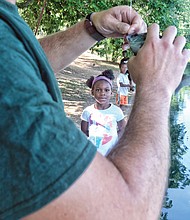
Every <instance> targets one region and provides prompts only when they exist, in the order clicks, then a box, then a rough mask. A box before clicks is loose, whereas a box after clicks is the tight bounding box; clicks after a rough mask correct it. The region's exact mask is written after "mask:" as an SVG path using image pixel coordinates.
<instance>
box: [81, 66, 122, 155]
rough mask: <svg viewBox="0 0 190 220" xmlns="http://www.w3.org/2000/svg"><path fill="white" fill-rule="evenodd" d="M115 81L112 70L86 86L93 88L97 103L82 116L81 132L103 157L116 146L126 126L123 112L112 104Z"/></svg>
mask: <svg viewBox="0 0 190 220" xmlns="http://www.w3.org/2000/svg"><path fill="white" fill-rule="evenodd" d="M113 79H114V75H113V72H112V70H105V71H104V72H102V74H100V75H98V76H97V77H93V76H91V77H90V78H89V79H88V80H87V82H86V84H87V86H88V87H89V88H91V94H92V96H93V97H94V99H95V103H94V104H93V105H91V106H88V107H87V108H85V109H84V111H83V113H82V115H81V119H82V121H81V130H82V131H83V132H84V133H85V134H86V135H87V136H88V137H89V140H91V141H92V142H93V143H94V145H95V146H96V147H97V148H98V151H99V152H100V153H101V154H102V155H103V156H106V155H107V154H108V153H109V152H110V150H111V149H112V147H113V146H114V145H115V144H116V142H117V141H118V137H120V135H121V133H122V130H123V128H124V125H125V120H124V115H123V112H122V110H121V109H120V108H119V107H117V106H116V105H113V104H112V103H110V98H111V95H112V87H113V86H112V80H113Z"/></svg>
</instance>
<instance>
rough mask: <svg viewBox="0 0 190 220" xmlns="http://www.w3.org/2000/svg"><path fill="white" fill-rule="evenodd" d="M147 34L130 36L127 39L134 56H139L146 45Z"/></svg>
mask: <svg viewBox="0 0 190 220" xmlns="http://www.w3.org/2000/svg"><path fill="white" fill-rule="evenodd" d="M146 35H147V33H142V34H130V35H127V36H126V39H127V41H128V43H129V46H130V48H131V50H132V51H133V53H134V55H136V54H137V52H138V51H139V49H140V48H141V47H142V45H143V44H144V41H145V39H146Z"/></svg>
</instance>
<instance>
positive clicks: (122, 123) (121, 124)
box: [117, 119, 126, 138]
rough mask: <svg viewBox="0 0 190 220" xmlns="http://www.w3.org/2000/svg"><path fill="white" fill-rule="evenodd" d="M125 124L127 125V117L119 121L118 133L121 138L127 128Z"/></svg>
mask: <svg viewBox="0 0 190 220" xmlns="http://www.w3.org/2000/svg"><path fill="white" fill-rule="evenodd" d="M125 125H126V121H125V119H122V120H121V121H118V122H117V127H118V129H117V134H118V138H120V137H121V136H122V134H123V131H124V128H125Z"/></svg>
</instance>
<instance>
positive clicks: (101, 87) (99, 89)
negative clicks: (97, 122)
mask: <svg viewBox="0 0 190 220" xmlns="http://www.w3.org/2000/svg"><path fill="white" fill-rule="evenodd" d="M92 95H93V96H94V98H95V100H96V102H97V104H100V105H109V101H110V98H111V95H112V88H111V85H110V84H109V83H108V82H107V81H106V80H98V81H97V82H96V83H95V84H94V86H93V90H92Z"/></svg>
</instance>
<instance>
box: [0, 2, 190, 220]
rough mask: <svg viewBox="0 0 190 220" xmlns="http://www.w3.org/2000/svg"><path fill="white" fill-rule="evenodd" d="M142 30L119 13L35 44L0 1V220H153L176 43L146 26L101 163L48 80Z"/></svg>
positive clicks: (164, 166)
mask: <svg viewBox="0 0 190 220" xmlns="http://www.w3.org/2000/svg"><path fill="white" fill-rule="evenodd" d="M146 31H147V30H146V24H145V23H144V21H143V20H142V19H141V17H140V16H139V15H138V14H137V12H135V11H134V10H133V9H131V8H130V7H128V6H118V7H114V8H111V9H109V10H105V11H102V12H96V13H92V14H91V15H89V16H87V18H86V19H85V20H83V21H81V22H79V23H77V24H76V25H74V26H72V27H71V28H69V29H68V30H66V31H61V32H58V33H56V34H53V35H51V36H47V37H45V38H43V39H40V40H39V42H40V44H41V46H42V47H41V46H40V44H39V42H38V41H37V40H36V38H35V36H34V35H33V33H32V31H31V30H30V28H29V27H28V26H27V25H26V23H25V22H24V21H23V20H22V19H21V18H20V16H19V14H18V10H17V7H16V6H15V0H7V1H5V0H0V42H1V44H0V54H1V58H0V74H1V80H0V112H1V114H0V117H1V118H0V131H1V135H0V143H1V146H0V155H1V160H0V201H1V203H0V219H2V220H5V219H6V220H11V219H13V220H15V219H19V218H23V219H35V220H38V219H40V220H41V219H43V220H48V219H51V220H52V219H53V220H59V219H61V220H62V219H64V220H65V219H69V220H71V219H77V220H80V219H83V220H84V219H86V220H87V219H88V220H89V219H90V220H95V219H97V220H100V219H114V220H115V219H119V220H122V219H135V220H136V219H146V220H149V219H150V220H152V219H156V218H157V217H158V215H159V212H160V208H161V204H162V198H163V195H164V191H165V185H166V182H167V172H168V167H169V141H168V139H169V134H168V114H169V106H170V99H171V95H172V93H173V91H174V90H175V88H176V87H177V85H178V84H179V82H180V79H181V76H182V74H183V71H184V69H185V67H186V64H187V62H188V59H189V58H190V52H189V50H184V49H183V47H184V45H185V38H184V37H176V32H177V30H176V28H175V27H168V28H167V29H166V30H165V31H164V33H163V37H162V38H161V39H160V38H159V26H158V25H157V24H153V25H151V26H150V27H149V29H148V33H147V39H146V41H145V44H144V46H143V47H142V48H141V49H140V51H139V52H138V54H137V56H136V57H133V58H131V59H130V60H129V62H128V68H129V71H130V74H131V76H132V79H133V80H134V82H135V83H136V98H135V102H134V107H133V110H132V113H131V115H130V118H129V120H128V124H127V126H126V129H125V132H124V134H123V136H122V137H121V139H120V141H119V143H118V145H117V146H116V147H115V148H114V149H113V150H112V152H111V153H110V154H109V155H108V157H107V158H105V157H102V156H101V155H100V154H99V153H97V152H96V148H95V147H94V146H93V145H92V143H91V142H90V141H88V140H87V138H86V136H85V135H83V133H82V132H80V131H79V129H77V128H76V126H75V125H74V123H73V122H72V121H71V120H70V119H68V118H67V117H66V115H65V113H64V108H63V103H62V99H61V95H60V91H59V88H58V85H57V82H56V79H55V77H54V73H53V72H56V71H58V70H60V69H62V68H64V67H65V66H67V65H68V64H69V63H71V62H72V61H73V60H74V59H75V58H76V57H78V56H79V55H80V54H81V53H83V52H84V51H85V50H87V49H88V48H90V47H91V46H93V45H94V44H95V43H96V42H97V41H99V40H102V39H104V38H105V37H123V36H124V35H125V34H136V33H143V32H146ZM42 48H43V49H44V50H42ZM44 51H45V53H44ZM67 51H69V53H67ZM46 56H47V58H48V60H49V62H50V64H49V62H48V60H47V58H46ZM173 63H175V64H176V65H173ZM52 68H53V70H52ZM160 79H162V80H160ZM155 94H157V95H156V98H155ZM161 102H162V105H160V103H161ZM150 189H151V196H150Z"/></svg>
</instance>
